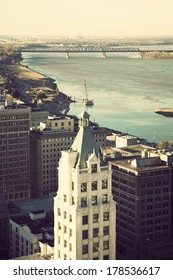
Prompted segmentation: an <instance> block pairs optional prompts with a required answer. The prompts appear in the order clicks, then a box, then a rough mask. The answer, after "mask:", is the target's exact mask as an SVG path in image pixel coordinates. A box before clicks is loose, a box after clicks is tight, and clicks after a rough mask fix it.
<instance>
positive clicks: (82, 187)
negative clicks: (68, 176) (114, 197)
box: [81, 180, 108, 192]
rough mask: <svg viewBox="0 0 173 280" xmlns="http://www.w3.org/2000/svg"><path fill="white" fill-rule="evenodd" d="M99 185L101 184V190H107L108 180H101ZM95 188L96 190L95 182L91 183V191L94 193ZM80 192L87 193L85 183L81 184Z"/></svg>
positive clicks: (96, 183)
mask: <svg viewBox="0 0 173 280" xmlns="http://www.w3.org/2000/svg"><path fill="white" fill-rule="evenodd" d="M101 184H102V185H101V187H102V189H107V188H108V180H102V183H101ZM97 188H98V182H97V181H93V182H91V190H92V191H96V190H97ZM81 192H87V182H84V183H82V184H81Z"/></svg>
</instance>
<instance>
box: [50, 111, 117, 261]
mask: <svg viewBox="0 0 173 280" xmlns="http://www.w3.org/2000/svg"><path fill="white" fill-rule="evenodd" d="M79 126H80V129H79V132H78V134H77V136H76V138H75V141H74V142H73V144H72V146H71V148H70V149H69V150H68V151H63V152H62V157H61V159H60V162H59V190H58V193H57V196H56V197H55V198H54V239H55V244H54V246H55V247H54V257H55V259H58V260H84V259H89V260H96V259H100V260H103V259H112V260H113V259H115V254H116V252H115V251H116V244H115V243H116V235H115V227H116V226H115V224H116V209H115V208H116V207H115V202H114V201H113V198H112V192H111V169H110V166H108V165H104V164H103V161H102V157H101V154H100V150H99V146H97V145H96V143H95V141H94V139H93V136H92V134H91V131H90V130H89V115H88V113H86V112H83V113H82V114H81V115H80V120H79Z"/></svg>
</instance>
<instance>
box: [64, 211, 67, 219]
mask: <svg viewBox="0 0 173 280" xmlns="http://www.w3.org/2000/svg"><path fill="white" fill-rule="evenodd" d="M64 219H67V212H66V211H64Z"/></svg>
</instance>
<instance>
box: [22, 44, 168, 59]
mask: <svg viewBox="0 0 173 280" xmlns="http://www.w3.org/2000/svg"><path fill="white" fill-rule="evenodd" d="M20 52H36V53H38V52H42V53H65V54H66V58H69V53H101V54H102V57H103V58H106V53H137V54H138V55H139V56H140V55H141V53H143V52H169V53H170V52H173V50H169V49H139V48H135V47H99V46H67V47H66V46H63V47H60V46H58V47H26V48H21V49H20Z"/></svg>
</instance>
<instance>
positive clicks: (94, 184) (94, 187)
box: [91, 181, 97, 191]
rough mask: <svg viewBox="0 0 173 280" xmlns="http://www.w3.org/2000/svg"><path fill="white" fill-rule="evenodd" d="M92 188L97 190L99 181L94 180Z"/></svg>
mask: <svg viewBox="0 0 173 280" xmlns="http://www.w3.org/2000/svg"><path fill="white" fill-rule="evenodd" d="M91 190H92V191H96V190H97V181H93V182H92V183H91Z"/></svg>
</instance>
